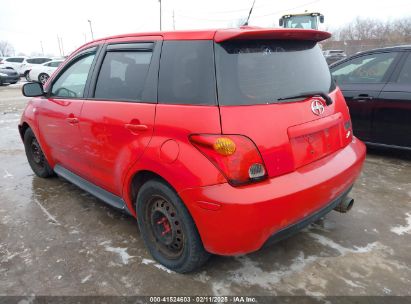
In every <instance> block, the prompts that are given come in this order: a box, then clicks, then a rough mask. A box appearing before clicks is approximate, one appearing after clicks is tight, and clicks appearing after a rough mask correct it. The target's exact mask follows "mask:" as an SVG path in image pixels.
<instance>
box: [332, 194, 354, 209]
mask: <svg viewBox="0 0 411 304" xmlns="http://www.w3.org/2000/svg"><path fill="white" fill-rule="evenodd" d="M353 205H354V199H353V198H351V197H349V196H346V197H344V198H343V200H342V201H341V203H339V204H338V205H337V206H336V207H335V208H334V210H335V211H338V212H341V213H346V212H348V211H350V210H351V208H352V206H353Z"/></svg>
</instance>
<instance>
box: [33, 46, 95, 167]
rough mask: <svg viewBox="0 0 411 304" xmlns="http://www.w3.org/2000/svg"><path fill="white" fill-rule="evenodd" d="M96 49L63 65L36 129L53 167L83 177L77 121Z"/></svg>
mask: <svg viewBox="0 0 411 304" xmlns="http://www.w3.org/2000/svg"><path fill="white" fill-rule="evenodd" d="M95 54H96V48H95V47H94V48H92V49H89V50H87V51H85V52H82V53H81V54H79V55H78V56H75V58H74V59H73V60H72V61H71V62H69V63H67V65H66V66H65V67H64V68H63V70H62V71H61V73H59V75H57V76H56V77H55V78H54V80H53V81H52V84H51V86H50V88H49V90H48V91H49V92H48V94H47V97H46V98H45V99H44V100H43V103H44V105H43V106H42V107H41V108H40V109H39V126H40V131H41V134H43V136H44V140H45V142H46V144H47V145H48V146H49V148H50V150H51V155H52V157H53V159H54V161H55V162H56V163H57V164H60V165H62V166H63V167H65V168H67V169H69V170H71V171H73V172H75V173H77V174H79V175H83V173H84V171H85V167H86V166H87V165H86V163H85V162H84V157H83V152H82V146H83V142H82V139H81V136H80V129H79V122H80V113H81V108H82V105H83V102H84V99H83V98H84V94H85V88H86V83H87V79H88V77H89V73H90V70H91V67H92V65H93V61H94V59H95Z"/></svg>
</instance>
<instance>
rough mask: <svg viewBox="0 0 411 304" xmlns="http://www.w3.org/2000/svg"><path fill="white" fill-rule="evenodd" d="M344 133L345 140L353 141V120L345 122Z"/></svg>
mask: <svg viewBox="0 0 411 304" xmlns="http://www.w3.org/2000/svg"><path fill="white" fill-rule="evenodd" d="M344 131H345V138H346V139H352V137H353V135H354V134H353V132H352V124H351V119H349V120H347V121H345V122H344Z"/></svg>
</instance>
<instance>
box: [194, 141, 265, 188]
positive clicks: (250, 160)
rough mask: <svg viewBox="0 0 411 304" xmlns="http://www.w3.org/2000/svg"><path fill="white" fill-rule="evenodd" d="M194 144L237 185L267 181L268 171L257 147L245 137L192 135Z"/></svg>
mask: <svg viewBox="0 0 411 304" xmlns="http://www.w3.org/2000/svg"><path fill="white" fill-rule="evenodd" d="M189 139H190V142H191V143H192V144H193V145H194V146H195V147H196V148H197V149H198V150H199V151H200V152H201V153H203V154H204V155H205V156H206V157H207V158H208V159H209V160H210V161H211V162H212V163H213V164H214V165H215V166H216V167H217V168H218V169H219V170H220V171H221V172H222V174H223V175H224V176H225V177H226V179H227V181H228V182H229V183H230V184H231V185H233V186H239V185H244V184H248V183H252V182H256V181H261V180H263V179H265V178H267V170H266V169H265V166H264V162H263V160H262V158H261V155H260V152H259V151H258V149H257V147H256V146H255V144H254V143H253V142H252V141H251V139H249V138H248V137H246V136H242V135H214V134H199V135H197V134H196V135H191V136H190V137H189Z"/></svg>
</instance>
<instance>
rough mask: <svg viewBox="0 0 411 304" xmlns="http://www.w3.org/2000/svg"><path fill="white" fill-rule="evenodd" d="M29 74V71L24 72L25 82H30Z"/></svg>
mask: <svg viewBox="0 0 411 304" xmlns="http://www.w3.org/2000/svg"><path fill="white" fill-rule="evenodd" d="M29 74H30V71H26V72H24V78H26V80H27V81H31V80H30V76H29Z"/></svg>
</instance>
